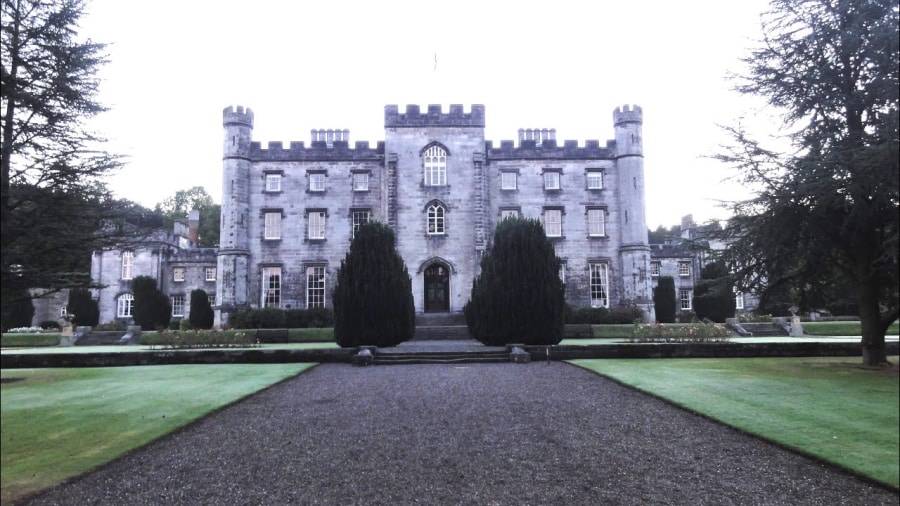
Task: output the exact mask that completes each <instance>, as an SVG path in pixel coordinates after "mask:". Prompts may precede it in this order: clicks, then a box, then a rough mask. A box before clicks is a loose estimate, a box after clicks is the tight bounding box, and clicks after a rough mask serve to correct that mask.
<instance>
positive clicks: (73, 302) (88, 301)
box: [66, 288, 100, 327]
mask: <svg viewBox="0 0 900 506" xmlns="http://www.w3.org/2000/svg"><path fill="white" fill-rule="evenodd" d="M66 311H67V312H68V313H69V314H71V315H75V317H74V318H73V319H72V323H73V324H74V325H75V326H89V327H93V326H95V325H97V324H98V323H100V306H99V304H97V301H96V300H94V299H93V298H92V297H91V292H90V291H88V290H87V289H85V288H73V289H72V290H70V291H69V300H68V302H67V303H66Z"/></svg>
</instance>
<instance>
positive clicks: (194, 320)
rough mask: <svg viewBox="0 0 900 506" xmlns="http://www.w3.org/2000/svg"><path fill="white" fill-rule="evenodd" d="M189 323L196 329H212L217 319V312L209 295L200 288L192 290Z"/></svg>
mask: <svg viewBox="0 0 900 506" xmlns="http://www.w3.org/2000/svg"><path fill="white" fill-rule="evenodd" d="M187 319H188V324H189V325H190V326H191V327H192V328H195V329H210V328H212V326H213V321H214V320H215V313H214V312H213V308H212V306H211V305H210V304H209V295H208V294H207V293H206V290H201V289H200V288H198V289H196V290H192V291H191V312H190V314H189V315H188V318H187Z"/></svg>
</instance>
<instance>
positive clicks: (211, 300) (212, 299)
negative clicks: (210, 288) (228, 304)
mask: <svg viewBox="0 0 900 506" xmlns="http://www.w3.org/2000/svg"><path fill="white" fill-rule="evenodd" d="M206 298H207V300H209V307H212V308H214V307H216V294H214V293H208V294H206Z"/></svg>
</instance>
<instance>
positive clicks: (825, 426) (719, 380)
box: [572, 357, 900, 488]
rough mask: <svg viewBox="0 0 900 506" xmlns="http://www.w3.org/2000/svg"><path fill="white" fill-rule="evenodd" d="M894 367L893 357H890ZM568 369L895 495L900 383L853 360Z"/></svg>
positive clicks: (608, 364)
mask: <svg viewBox="0 0 900 506" xmlns="http://www.w3.org/2000/svg"><path fill="white" fill-rule="evenodd" d="M891 361H892V362H894V363H896V361H897V357H891ZM572 363H573V364H575V365H578V366H581V367H584V368H587V369H590V370H592V371H595V372H597V373H599V374H601V375H603V376H607V377H610V378H612V379H614V380H616V381H619V382H621V383H624V384H626V385H629V386H631V387H634V388H636V389H638V390H641V391H645V392H648V393H651V394H653V395H656V396H659V397H661V398H663V399H666V400H668V401H670V402H672V403H673V404H676V405H678V406H682V407H684V408H686V409H688V410H691V411H694V412H697V413H700V414H702V415H705V416H708V417H710V418H712V419H714V420H718V421H720V422H722V423H725V424H727V425H731V426H733V427H736V428H738V429H740V430H742V431H745V432H747V433H750V434H754V435H756V436H759V437H762V438H765V439H769V440H771V441H775V442H777V443H778V444H781V445H784V446H786V447H788V448H792V449H794V450H796V451H799V452H802V453H805V454H807V455H811V456H815V457H818V458H821V459H823V460H825V461H828V462H831V463H833V464H836V465H838V466H840V467H844V468H846V469H849V470H851V471H853V472H856V473H859V474H861V475H863V476H867V477H869V478H871V479H874V480H877V481H879V482H882V483H885V484H887V485H890V486H892V487H894V488H898V487H900V465H898V462H900V403H898V401H900V382H898V380H897V373H896V372H895V371H894V372H890V371H885V370H880V369H879V370H875V369H865V368H863V367H861V366H859V364H858V359H854V358H850V357H842V358H828V357H826V358H821V357H816V358H810V357H804V358H746V359H743V358H742V359H734V358H729V359H669V360H647V359H622V360H573V361H572Z"/></svg>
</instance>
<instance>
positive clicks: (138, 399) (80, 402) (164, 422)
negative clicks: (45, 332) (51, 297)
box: [0, 364, 314, 504]
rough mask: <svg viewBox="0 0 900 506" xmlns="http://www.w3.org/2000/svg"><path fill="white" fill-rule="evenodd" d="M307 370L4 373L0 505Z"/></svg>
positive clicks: (0, 373)
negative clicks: (0, 490) (0, 501)
mask: <svg viewBox="0 0 900 506" xmlns="http://www.w3.org/2000/svg"><path fill="white" fill-rule="evenodd" d="M313 365H314V364H277V365H258V364H241V365H163V366H143V367H106V368H84V369H15V370H14V369H4V370H2V371H0V377H2V378H3V383H2V387H0V392H2V396H0V426H2V427H0V441H2V444H0V466H2V468H3V473H2V478H0V488H2V492H0V500H2V502H3V503H4V504H6V503H8V502H9V501H12V500H14V499H16V498H20V497H23V496H25V495H28V494H31V493H34V492H36V491H39V490H42V489H44V488H47V487H51V486H53V485H55V484H58V483H60V482H61V481H63V480H65V479H67V478H71V477H73V476H77V475H79V474H82V473H85V472H87V471H89V470H91V469H93V468H95V467H97V466H100V465H102V464H104V463H106V462H108V461H110V460H112V459H115V458H116V457H119V456H121V455H123V454H125V453H126V452H128V451H130V450H133V449H135V448H138V447H140V446H142V445H145V444H147V443H149V442H150V441H153V440H154V439H157V438H159V437H160V436H163V435H165V434H168V433H170V432H172V431H173V430H175V429H177V428H179V427H182V426H184V425H185V424H187V423H190V422H191V421H193V420H196V419H198V418H200V417H202V416H204V415H206V414H208V413H210V412H212V411H214V410H216V409H219V408H221V407H223V406H226V405H228V404H230V403H233V402H235V401H237V400H239V399H242V398H244V397H246V396H248V395H250V394H252V393H254V392H256V391H258V390H261V389H263V388H266V387H268V386H270V385H272V384H274V383H277V382H279V381H281V380H284V379H286V378H289V377H291V376H295V375H297V374H299V373H301V372H302V371H304V370H306V369H308V368H310V367H312V366H313ZM20 378H21V379H20ZM13 379H16V381H11V380H13Z"/></svg>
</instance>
